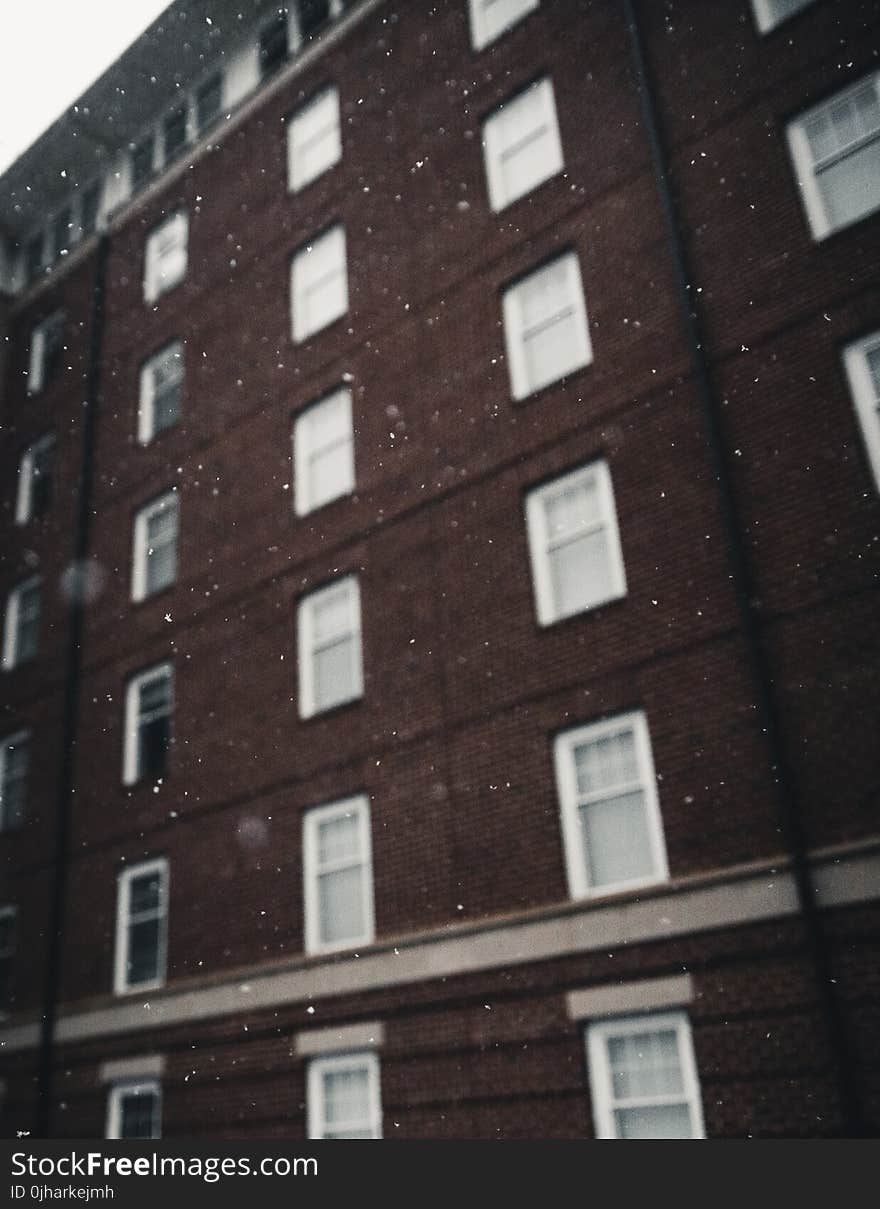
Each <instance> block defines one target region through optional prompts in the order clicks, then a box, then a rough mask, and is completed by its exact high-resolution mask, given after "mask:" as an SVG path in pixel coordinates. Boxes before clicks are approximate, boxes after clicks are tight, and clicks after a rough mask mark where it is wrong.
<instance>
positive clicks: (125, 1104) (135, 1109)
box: [119, 1092, 156, 1139]
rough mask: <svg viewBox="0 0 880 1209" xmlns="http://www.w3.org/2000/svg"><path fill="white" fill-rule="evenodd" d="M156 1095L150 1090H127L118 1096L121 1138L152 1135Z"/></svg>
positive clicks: (150, 1136) (148, 1136) (149, 1136)
mask: <svg viewBox="0 0 880 1209" xmlns="http://www.w3.org/2000/svg"><path fill="white" fill-rule="evenodd" d="M155 1109H156V1097H155V1096H154V1095H153V1093H152V1092H144V1093H141V1094H138V1093H136V1092H128V1093H125V1094H123V1095H122V1096H121V1097H120V1103H119V1118H120V1120H119V1126H120V1127H119V1133H120V1136H121V1137H123V1138H131V1139H135V1138H142V1139H143V1138H152V1137H153V1136H154V1122H155Z"/></svg>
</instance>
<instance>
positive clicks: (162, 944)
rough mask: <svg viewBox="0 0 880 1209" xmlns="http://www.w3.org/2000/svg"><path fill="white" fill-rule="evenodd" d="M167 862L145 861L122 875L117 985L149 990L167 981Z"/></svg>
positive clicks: (120, 988)
mask: <svg viewBox="0 0 880 1209" xmlns="http://www.w3.org/2000/svg"><path fill="white" fill-rule="evenodd" d="M167 922H168V862H167V861H166V860H165V859H164V858H163V857H160V858H159V859H158V860H153V861H144V863H143V864H140V865H133V866H132V867H131V868H130V869H124V870H123V871H122V873H120V875H119V884H118V888H117V898H116V969H115V977H114V989H115V991H116V993H117V994H119V993H120V992H122V991H134V990H146V989H147V988H150V987H157V986H161V985H162V983H163V982H164V981H165V949H166V933H167Z"/></svg>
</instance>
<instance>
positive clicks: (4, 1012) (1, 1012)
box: [0, 903, 18, 1020]
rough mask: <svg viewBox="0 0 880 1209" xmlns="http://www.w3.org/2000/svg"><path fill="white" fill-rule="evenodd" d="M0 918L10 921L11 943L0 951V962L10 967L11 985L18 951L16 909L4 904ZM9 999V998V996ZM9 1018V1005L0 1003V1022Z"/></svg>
mask: <svg viewBox="0 0 880 1209" xmlns="http://www.w3.org/2000/svg"><path fill="white" fill-rule="evenodd" d="M0 918H3V919H11V920H12V932H11V935H12V941H11V943H10V946H9V948H8V949H6V950H0V960H2V961H8V962H9V967H10V977H9V985H10V986H11V984H12V974H13V972H14V969H15V965H14V963H15V955H16V952H17V951H18V936H17V932H18V907H16V906H15V905H14V904H13V903H4V904H3V905H2V906H0ZM10 998H11V996H10ZM8 1017H9V1005H8V1004H5V1003H3V1002H2V1001H0V1020H6V1019H8Z"/></svg>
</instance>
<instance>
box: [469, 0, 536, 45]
mask: <svg viewBox="0 0 880 1209" xmlns="http://www.w3.org/2000/svg"><path fill="white" fill-rule="evenodd" d="M538 2H539V0H471V41H472V42H473V46H474V50H482V48H483V47H484V46H488V44H489V43H490V42H494V41H495V39H496V38H498V37H500V36H501V34H503V33H504V31H505V30H507V29H510V27H511V26H512V25H516V23H517V22H518V21H521V20H522V19H523V17H525V16H526V15H527V14H528V13H530V12H532V11H533V10H534V9H536V8H537V7H538Z"/></svg>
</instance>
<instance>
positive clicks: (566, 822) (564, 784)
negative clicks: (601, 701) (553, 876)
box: [553, 712, 669, 898]
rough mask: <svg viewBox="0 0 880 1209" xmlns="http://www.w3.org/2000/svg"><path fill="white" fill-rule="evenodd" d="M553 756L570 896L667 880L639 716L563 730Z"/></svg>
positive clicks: (654, 791)
mask: <svg viewBox="0 0 880 1209" xmlns="http://www.w3.org/2000/svg"><path fill="white" fill-rule="evenodd" d="M553 754H554V762H555V765H556V786H557V792H558V794H559V806H560V814H561V819H562V836H563V841H564V844H565V862H566V870H567V873H568V888H569V893H570V894H571V896H572V898H586V897H588V896H590V895H592V894H599V893H603V892H605V891H608V890H612V889H613V890H619V889H628V888H629V887H635V886H643V885H647V884H649V883H651V882H659V881H663V880H664V879H665V878H667V877H668V876H669V873H668V869H667V865H666V850H665V846H664V843H663V825H662V822H661V819H660V806H659V803H658V800H657V781H656V778H655V776H654V764H653V760H652V758H651V741H650V738H649V736H648V724H647V722H646V721H645V715H644V714H643V713H641V712H636V713H631V714H621V715H618V716H617V717H614V718H607V719H605V720H604V721H602V722H594V723H593V724H592V725H589V726H580V727H577V728H576V729H574V730H567V731H563V732H562V734H560V735H557V737H556V741H555V743H554V752H553Z"/></svg>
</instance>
